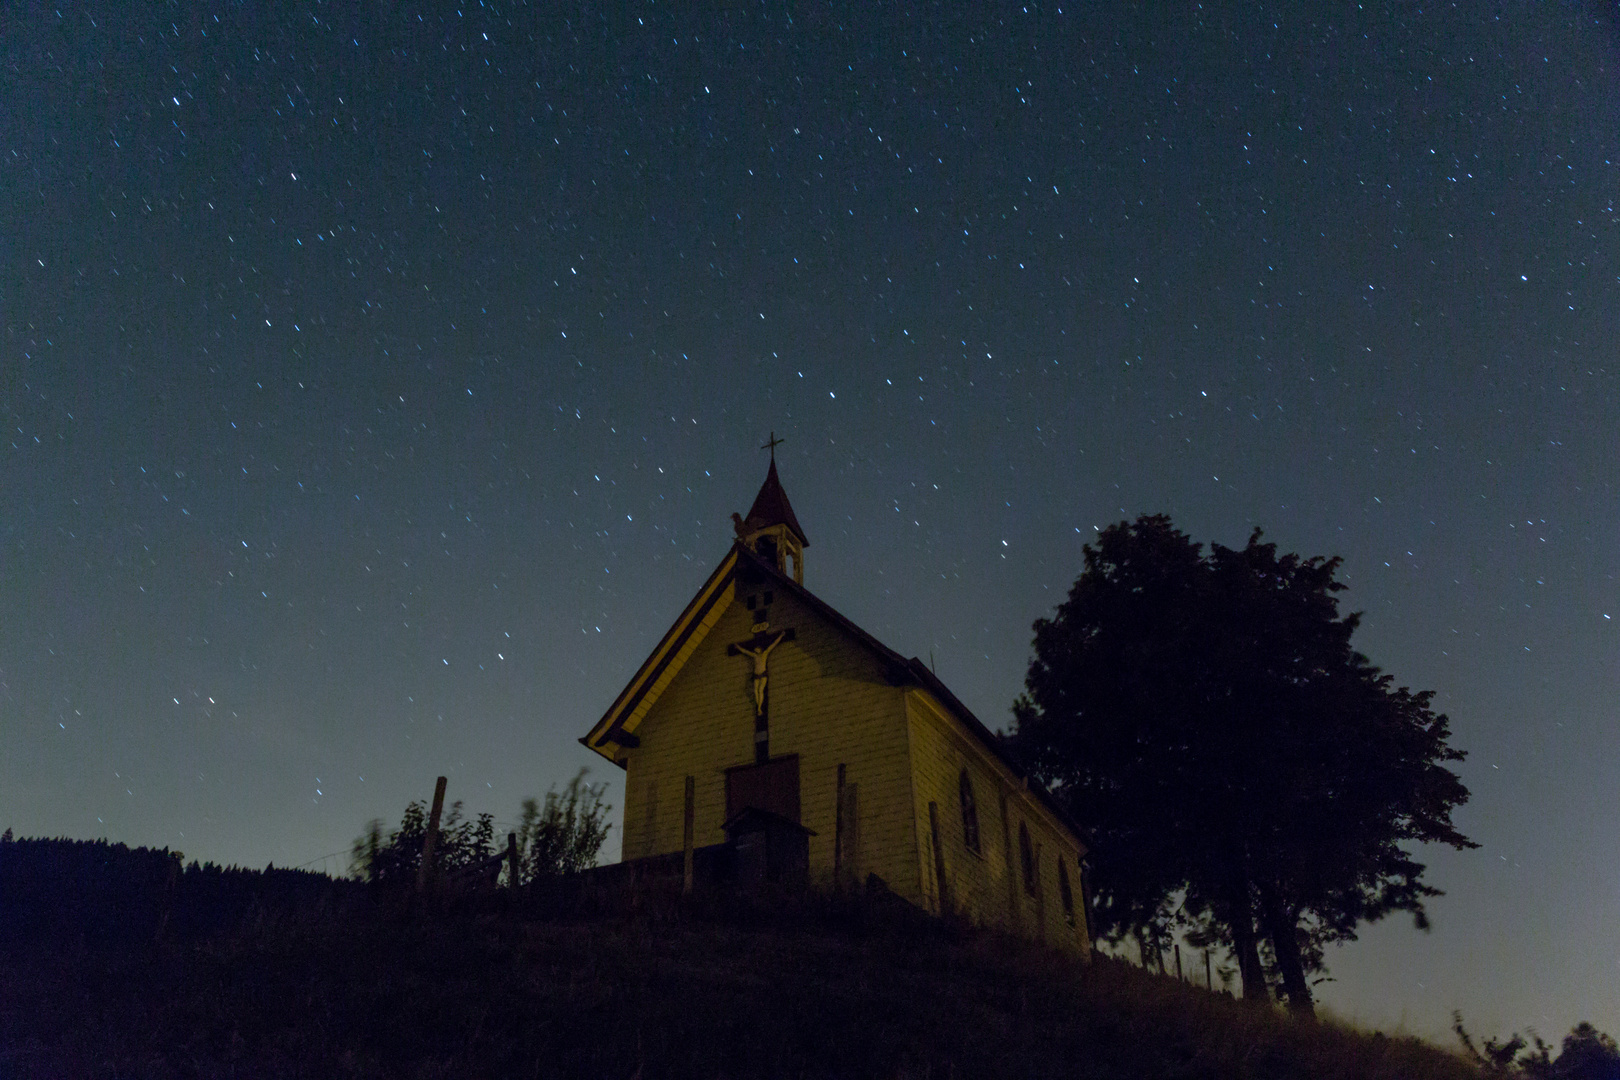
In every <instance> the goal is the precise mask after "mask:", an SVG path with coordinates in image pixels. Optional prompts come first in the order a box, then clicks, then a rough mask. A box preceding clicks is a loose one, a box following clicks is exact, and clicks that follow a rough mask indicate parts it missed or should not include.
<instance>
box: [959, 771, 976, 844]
mask: <svg viewBox="0 0 1620 1080" xmlns="http://www.w3.org/2000/svg"><path fill="white" fill-rule="evenodd" d="M957 788H958V789H959V794H960V795H961V799H962V843H964V844H966V845H967V849H968V850H969V851H975V852H976V851H978V850H979V804H978V803H977V802H976V801H974V798H973V781H971V780H969V779H968V774H967V770H966V769H963V770H962V775H961V777H960V779H959V780H958V781H957Z"/></svg>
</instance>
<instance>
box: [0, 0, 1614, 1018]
mask: <svg viewBox="0 0 1620 1080" xmlns="http://www.w3.org/2000/svg"><path fill="white" fill-rule="evenodd" d="M364 7H365V11H364V14H357V13H356V12H357V11H359V10H360V8H361V5H326V4H312V3H307V2H306V3H288V4H276V5H270V4H242V3H213V4H156V3H153V4H131V3H123V2H106V3H101V4H93V5H88V6H81V5H67V4H63V5H62V6H61V7H60V9H57V8H53V7H52V6H51V5H49V4H45V5H39V4H34V5H26V7H25V6H24V5H14V6H12V7H10V8H8V11H7V14H6V15H5V17H4V20H3V23H0V54H3V56H0V64H3V66H0V136H3V138H0V266H3V269H0V323H3V326H4V339H3V351H0V418H3V422H4V427H5V439H4V442H3V443H0V448H3V453H4V456H3V458H0V460H3V465H0V826H8V825H9V826H10V827H12V828H13V829H15V830H16V832H17V833H18V834H19V835H53V836H54V835H62V836H71V837H79V838H93V837H102V836H105V837H107V838H109V839H112V840H117V841H124V842H127V843H130V844H145V845H152V846H163V845H168V846H170V847H174V848H178V849H181V850H183V851H184V852H185V853H186V855H187V857H188V858H192V857H195V858H199V859H204V860H214V861H217V862H222V863H239V864H243V865H248V866H262V865H264V864H265V863H266V862H270V861H274V862H275V863H276V864H277V865H278V866H281V865H299V864H307V865H310V866H312V867H313V868H315V869H323V868H324V869H327V870H331V871H334V872H336V871H341V870H342V869H343V868H344V865H345V863H346V860H345V859H344V858H340V857H326V856H329V855H330V854H331V853H336V852H346V850H347V848H348V846H349V843H350V841H351V840H352V839H353V838H354V837H355V836H356V835H357V834H358V833H359V832H360V830H361V828H362V826H363V824H364V823H365V822H366V821H367V820H368V819H370V818H373V817H383V818H385V819H391V820H394V821H397V820H398V817H399V814H400V812H401V810H402V809H403V807H404V805H405V803H406V802H407V801H408V800H410V799H412V798H426V797H428V796H429V795H430V794H431V791H432V784H433V778H434V777H435V776H436V775H438V774H440V773H444V774H446V775H447V776H448V777H449V794H450V797H451V798H452V799H455V798H464V799H466V800H467V802H468V808H469V810H473V811H477V810H488V811H491V812H492V813H494V814H495V816H496V818H497V819H498V820H500V821H503V822H509V821H511V820H513V819H514V818H515V816H516V813H517V808H518V804H519V802H520V801H521V800H522V799H523V798H524V797H525V796H528V795H533V794H540V793H543V792H544V791H545V790H546V789H547V788H548V787H549V786H550V785H552V784H554V783H558V782H563V781H566V780H567V779H568V777H570V776H571V775H573V773H574V772H575V771H577V770H578V769H579V768H580V767H581V766H584V765H591V764H593V763H596V764H598V765H599V764H600V763H599V762H598V760H597V759H596V758H595V755H592V754H590V753H589V752H588V751H586V750H585V749H584V748H583V747H581V746H579V745H578V744H577V742H576V741H575V740H576V739H577V738H578V737H579V736H580V735H582V734H583V733H584V732H585V731H586V730H587V729H588V728H589V727H590V726H591V724H592V723H593V722H594V721H595V720H596V719H597V718H598V717H599V716H600V715H601V713H602V711H603V710H604V709H605V708H606V707H607V706H608V704H609V703H610V702H611V700H612V698H613V696H614V694H615V693H616V692H617V690H618V689H619V688H620V687H621V686H622V685H623V683H624V682H625V681H626V680H627V679H628V678H629V676H630V675H631V674H632V673H633V671H634V670H635V668H636V666H637V665H638V664H639V663H640V661H641V660H642V659H643V658H644V657H645V655H646V654H647V653H648V652H649V651H650V650H651V648H652V646H653V645H654V644H655V642H656V641H657V639H658V637H659V636H660V635H661V633H662V632H663V631H664V630H665V629H666V628H667V626H668V625H669V623H670V622H671V621H673V619H674V618H675V616H676V615H677V614H678V612H679V611H680V609H681V607H682V606H683V604H684V603H685V602H686V601H687V600H688V599H689V598H690V596H691V595H692V594H693V593H694V592H695V591H696V589H697V587H698V586H699V584H701V582H702V581H703V579H704V578H705V577H706V575H707V574H708V573H709V571H710V570H712V569H713V567H714V566H715V564H716V563H717V562H718V560H719V559H720V558H721V557H722V556H723V555H724V554H725V552H726V550H727V547H728V544H729V543H730V539H731V535H732V530H731V523H730V519H729V515H730V513H731V512H732V511H746V510H747V508H748V504H749V502H750V501H751V500H752V498H753V496H754V493H755V491H756V490H757V488H758V485H759V483H760V481H761V480H762V479H763V477H764V473H765V468H766V465H767V462H768V457H767V455H766V453H765V452H763V451H761V450H760V449H759V445H760V444H761V443H762V442H764V441H765V439H766V438H767V437H768V436H769V435H770V433H771V432H772V431H774V432H775V433H776V434H777V435H779V436H782V437H784V438H785V439H786V442H785V443H783V445H782V446H781V447H780V448H779V449H778V451H777V459H778V462H779V465H780V470H781V476H782V481H783V484H784V486H785V487H786V489H787V491H788V493H789V495H790V496H791V498H792V500H793V504H794V507H795V509H796V510H797V512H798V517H799V519H800V521H801V522H802V523H803V525H804V528H805V530H806V532H807V533H808V535H809V537H810V540H811V546H810V548H809V550H808V551H807V552H806V576H805V583H806V585H808V586H809V587H810V588H811V589H812V590H813V591H815V592H816V593H817V594H818V595H820V596H821V597H823V598H825V599H826V600H828V601H829V602H830V603H832V604H833V605H834V606H835V607H837V608H838V609H839V610H841V611H842V612H844V613H845V614H847V615H848V616H850V617H851V618H852V619H854V620H855V621H856V622H857V623H859V624H861V625H862V626H864V627H865V628H867V629H868V630H870V631H872V632H873V633H874V634H876V635H877V636H878V637H879V638H880V639H881V640H883V641H884V642H885V643H887V644H889V645H891V646H893V647H894V648H896V649H897V650H899V651H901V652H903V653H905V654H907V655H918V656H921V657H923V658H924V659H927V658H929V657H932V658H933V660H934V663H935V664H936V666H937V670H938V672H939V674H940V676H941V677H942V678H943V679H944V681H945V682H946V683H947V684H948V685H949V686H951V687H952V688H953V689H954V690H955V691H956V692H957V693H958V694H959V695H960V696H961V697H962V699H963V700H964V701H965V702H966V703H967V704H968V705H969V706H970V707H972V708H973V709H974V710H975V711H976V712H978V714H979V715H980V716H981V717H982V718H983V719H984V720H985V721H986V722H987V723H989V724H990V725H991V726H1003V727H1004V726H1006V725H1007V723H1008V722H1009V720H1010V716H1009V706H1010V704H1011V702H1012V700H1013V698H1014V697H1015V696H1016V694H1017V693H1018V692H1019V690H1020V689H1021V687H1022V681H1023V672H1024V668H1025V666H1026V664H1027V662H1028V659H1029V652H1030V624H1031V623H1032V622H1033V620H1034V619H1036V618H1037V617H1039V616H1041V615H1043V614H1048V613H1049V612H1050V611H1051V609H1052V607H1053V606H1054V605H1055V604H1056V603H1057V602H1058V601H1059V600H1060V599H1061V597H1062V595H1063V594H1064V592H1065V591H1066V590H1067V587H1068V586H1069V584H1070V583H1071V582H1072V581H1073V579H1074V577H1075V575H1076V574H1077V573H1078V572H1079V570H1080V567H1081V547H1082V545H1083V544H1084V543H1085V542H1087V541H1088V540H1089V539H1091V538H1092V537H1093V536H1094V535H1095V533H1094V530H1095V529H1096V528H1098V527H1100V526H1105V525H1107V524H1109V523H1110V522H1114V521H1117V520H1120V519H1121V518H1127V517H1130V518H1134V517H1135V516H1136V515H1137V514H1139V513H1155V512H1164V513H1168V514H1170V515H1171V516H1172V517H1173V519H1174V520H1175V522H1176V524H1177V525H1178V526H1179V527H1181V528H1182V529H1183V530H1185V531H1186V532H1188V533H1189V534H1190V535H1192V536H1193V537H1194V538H1195V539H1198V540H1203V541H1209V540H1214V541H1219V542H1221V543H1224V544H1227V545H1233V546H1240V545H1241V544H1242V543H1243V542H1244V540H1245V539H1246V538H1247V536H1248V534H1249V532H1250V530H1251V529H1252V528H1254V527H1255V526H1256V525H1259V526H1262V527H1263V528H1264V529H1265V531H1266V536H1267V538H1268V539H1270V540H1272V541H1275V542H1276V543H1278V544H1279V545H1280V546H1281V547H1282V548H1283V549H1284V550H1290V551H1298V552H1300V553H1302V554H1306V555H1316V554H1323V555H1332V554H1337V555H1342V556H1344V559H1345V562H1344V566H1343V571H1342V575H1341V577H1342V579H1343V580H1344V581H1345V582H1347V583H1348V585H1349V586H1350V588H1349V590H1348V591H1347V592H1345V593H1343V594H1341V596H1342V600H1341V602H1342V604H1343V605H1344V606H1345V607H1346V609H1348V610H1360V611H1364V612H1365V613H1366V615H1365V622H1364V624H1363V629H1362V631H1361V632H1360V633H1359V634H1358V636H1357V638H1356V643H1357V645H1358V647H1359V648H1360V649H1361V651H1363V652H1365V653H1366V654H1367V655H1368V656H1369V657H1370V658H1371V659H1372V660H1373V662H1374V663H1376V664H1378V665H1380V666H1382V667H1383V668H1385V669H1386V670H1387V671H1389V672H1390V673H1392V674H1393V675H1394V676H1395V677H1396V679H1397V681H1398V682H1399V683H1401V684H1405V685H1410V686H1412V687H1413V688H1415V689H1416V688H1432V689H1434V690H1435V691H1437V696H1436V699H1435V705H1436V707H1437V708H1439V709H1440V710H1442V711H1444V712H1446V713H1448V714H1449V715H1450V716H1451V718H1452V724H1453V731H1454V742H1455V744H1456V745H1458V746H1460V747H1461V748H1463V749H1465V750H1467V751H1468V752H1469V758H1468V760H1467V762H1466V763H1464V765H1463V766H1462V767H1461V773H1462V775H1463V778H1464V780H1465V782H1466V783H1467V784H1468V786H1469V787H1470V788H1471V790H1472V792H1473V800H1472V801H1471V802H1470V803H1469V804H1468V805H1467V806H1466V807H1464V808H1463V809H1462V810H1461V811H1460V812H1459V814H1458V815H1457V823H1458V825H1459V827H1460V828H1461V829H1462V830H1463V831H1464V832H1465V833H1467V834H1468V835H1470V836H1471V837H1472V838H1473V839H1475V840H1477V841H1479V842H1480V843H1481V844H1482V847H1481V848H1480V850H1478V851H1473V852H1465V853H1455V852H1450V851H1430V852H1426V853H1425V854H1426V856H1427V859H1428V861H1429V864H1430V868H1431V870H1430V877H1431V880H1432V881H1433V883H1434V884H1436V885H1438V886H1440V887H1442V888H1444V889H1445V890H1446V891H1447V894H1448V895H1446V896H1445V897H1443V898H1441V899H1439V900H1436V901H1434V902H1433V903H1432V904H1431V905H1430V913H1431V915H1432V917H1433V919H1434V924H1435V926H1434V930H1433V932H1432V933H1429V934H1427V935H1425V934H1420V933H1418V932H1416V931H1414V930H1413V929H1412V928H1411V924H1410V920H1408V919H1406V918H1404V917H1402V918H1396V919H1392V920H1390V921H1389V922H1388V923H1386V924H1381V925H1379V926H1377V927H1375V928H1372V929H1370V930H1368V931H1367V932H1366V933H1365V935H1364V937H1363V940H1362V941H1361V942H1360V943H1357V944H1354V945H1352V946H1349V947H1347V948H1344V949H1341V950H1337V951H1335V952H1333V953H1332V954H1330V957H1329V962H1330V964H1331V967H1332V971H1333V974H1334V975H1335V976H1336V979H1337V981H1335V982H1331V983H1328V984H1325V985H1324V986H1323V987H1321V992H1322V996H1323V998H1324V999H1325V1001H1326V1003H1327V1005H1328V1006H1329V1007H1330V1008H1332V1009H1334V1010H1336V1011H1337V1012H1338V1013H1339V1014H1340V1015H1342V1016H1347V1017H1353V1018H1357V1019H1359V1020H1361V1021H1364V1022H1366V1023H1369V1024H1375V1025H1380V1026H1382V1027H1384V1028H1385V1029H1386V1030H1389V1029H1393V1028H1394V1027H1395V1026H1396V1025H1401V1024H1404V1025H1405V1027H1406V1029H1407V1030H1411V1031H1415V1032H1419V1033H1425V1034H1432V1035H1437V1036H1440V1035H1443V1034H1444V1033H1445V1030H1446V1028H1447V1027H1448V1025H1449V1020H1450V1014H1451V1010H1452V1009H1454V1008H1461V1009H1462V1010H1463V1011H1464V1015H1465V1017H1466V1019H1467V1021H1468V1022H1469V1024H1470V1026H1471V1027H1473V1028H1476V1029H1483V1031H1485V1032H1499V1031H1505V1030H1507V1029H1509V1028H1514V1027H1523V1026H1525V1025H1531V1026H1534V1027H1536V1028H1537V1029H1538V1030H1540V1031H1541V1032H1542V1033H1543V1034H1544V1035H1546V1036H1548V1037H1553V1038H1556V1037H1558V1036H1561V1035H1562V1033H1563V1032H1565V1031H1567V1030H1568V1028H1569V1027H1570V1026H1571V1025H1572V1024H1574V1023H1575V1022H1576V1021H1579V1020H1585V1019H1589V1020H1592V1021H1593V1022H1595V1023H1596V1024H1597V1025H1598V1026H1599V1027H1600V1028H1602V1029H1604V1030H1607V1031H1610V1032H1615V1033H1620V995H1616V993H1615V992H1614V991H1615V987H1616V986H1617V985H1620V944H1617V942H1620V935H1616V934H1615V933H1614V927H1615V926H1616V925H1620V727H1617V724H1616V700H1617V691H1620V677H1617V676H1620V668H1617V662H1616V661H1617V647H1620V624H1617V622H1616V621H1615V618H1611V616H1614V617H1616V618H1620V583H1617V580H1616V572H1617V569H1620V558H1617V555H1620V513H1617V510H1620V508H1617V505H1616V496H1617V480H1620V477H1617V469H1616V459H1615V448H1616V435H1615V429H1616V426H1617V423H1620V385H1617V372H1620V357H1617V349H1620V346H1617V344H1616V343H1617V341H1620V277H1617V274H1620V258H1617V256H1620V214H1617V212H1616V207H1615V199H1616V196H1617V191H1620V167H1617V161H1620V78H1617V55H1620V46H1617V40H1620V32H1617V20H1616V17H1615V14H1614V11H1613V9H1612V8H1611V7H1608V6H1599V5H1595V4H1591V3H1545V4H1528V3H1524V4H1506V5H1500V6H1496V7H1492V6H1490V5H1483V4H1464V5H1459V6H1445V5H1440V4H1436V5H1434V6H1432V7H1431V6H1428V5H1421V6H1420V5H1417V4H1411V3H1371V2H1368V3H1366V4H1361V5H1349V4H1341V5H1323V4H1315V3H1298V4H1292V5H1277V4H1270V3H1267V4H1257V3H1250V4H1236V3H1234V4H1229V5H1204V6H1203V7H1202V8H1199V7H1198V6H1197V5H1168V4H1166V5H1154V4H1147V5H1127V4H1119V3H1083V2H1075V3H1072V4H1065V5H1062V6H1054V5H1051V4H1044V5H1041V4H1033V3H1032V4H1029V5H1028V6H1025V5H1023V4H1017V3H1015V4H1012V5H1005V6H994V5H987V4H944V5H940V6H924V5H898V6H896V5H869V4H848V5H831V6H829V5H826V4H816V5H810V4H806V5H798V4H789V5H784V4H779V3H775V2H772V3H766V4H764V5H760V4H746V5H744V4H738V5H729V6H728V10H727V11H725V12H724V13H720V14H714V13H710V14H704V15H693V14H691V13H689V12H686V11H683V10H682V9H681V8H680V6H677V5H655V4H650V3H649V4H644V5H637V4H634V3H626V4H623V5H607V6H605V7H602V8H590V7H581V8H578V9H574V10H570V11H568V12H566V13H559V11H558V9H557V8H556V7H553V6H552V5H549V4H542V5H539V6H538V8H536V7H528V6H524V5H522V4H518V3H497V4H490V3H477V2H470V3H468V4H467V5H466V6H464V7H462V9H461V10H459V11H458V10H456V9H455V7H454V5H420V4H410V3H403V2H390V3H378V4H368V5H365V6H364ZM1183 8H1188V9H1190V10H1181V9H1183ZM621 775H622V774H618V773H616V772H613V771H612V770H610V769H608V768H607V767H606V766H602V767H598V768H595V769H594V771H593V773H592V777H593V778H594V779H598V780H607V781H608V782H609V784H610V787H609V789H608V799H609V801H611V802H613V803H615V804H616V805H617V804H618V803H620V802H621V801H622V790H621V788H620V784H619V780H620V778H621ZM617 852H618V841H617V834H616V833H615V834H613V835H612V836H611V837H610V839H609V843H608V851H607V853H608V855H609V856H610V857H616V856H617Z"/></svg>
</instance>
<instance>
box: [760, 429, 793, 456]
mask: <svg viewBox="0 0 1620 1080" xmlns="http://www.w3.org/2000/svg"><path fill="white" fill-rule="evenodd" d="M785 442H787V440H786V439H778V438H777V437H776V432H774V431H773V432H771V437H770V439H769V440H768V441H766V442H765V443H764V444H763V445H761V446H760V449H761V450H769V451H770V452H771V460H772V461H775V460H776V448H777V447H778V446H781V445H782V444H783V443H785Z"/></svg>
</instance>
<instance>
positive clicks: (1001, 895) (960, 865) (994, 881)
mask: <svg viewBox="0 0 1620 1080" xmlns="http://www.w3.org/2000/svg"><path fill="white" fill-rule="evenodd" d="M909 715H910V728H911V745H912V772H913V776H914V777H915V792H916V794H915V805H914V807H913V814H914V817H915V820H916V822H917V830H918V835H919V837H920V840H919V846H920V851H919V871H920V873H921V876H922V883H923V893H924V897H925V900H924V904H923V906H924V907H926V908H927V909H928V910H929V911H934V912H938V911H940V909H941V904H940V898H939V895H938V894H939V889H938V885H937V881H938V875H937V872H936V869H935V865H934V855H933V846H932V833H933V829H932V823H931V820H930V813H929V803H930V802H933V803H934V804H935V806H936V807H937V808H938V815H939V835H940V848H941V853H942V855H943V858H944V863H945V879H946V891H947V893H948V895H949V899H950V903H951V906H952V907H953V908H954V909H955V910H956V911H958V912H960V913H962V914H963V915H965V916H966V917H967V918H969V919H971V920H972V921H974V922H977V923H980V924H982V925H987V926H997V927H1000V928H1002V929H1004V930H1007V931H1009V932H1011V933H1015V934H1018V935H1019V936H1022V937H1026V938H1031V939H1036V940H1044V941H1045V942H1046V943H1048V944H1050V945H1052V946H1054V947H1056V948H1060V949H1063V950H1065V951H1084V952H1089V942H1088V941H1087V939H1086V935H1085V930H1084V916H1083V901H1082V899H1081V893H1080V879H1079V847H1078V846H1077V845H1076V843H1075V841H1074V838H1073V837H1071V836H1070V835H1069V834H1068V830H1067V829H1065V828H1063V827H1062V826H1061V825H1059V824H1057V823H1056V821H1055V819H1054V818H1053V816H1052V814H1051V813H1050V811H1048V810H1047V809H1046V808H1045V807H1044V806H1042V805H1041V804H1040V803H1039V802H1038V801H1037V800H1036V799H1035V797H1034V796H1032V795H1031V794H1030V793H1029V792H1028V791H1026V790H1024V789H1023V787H1022V784H1021V783H1014V782H1013V780H1012V777H1011V775H1010V774H1009V772H1008V770H1007V769H1006V768H1005V766H1002V765H1001V764H1000V763H999V762H997V761H995V759H993V758H992V757H991V755H990V753H989V752H988V751H987V750H985V749H984V748H983V747H981V746H980V745H979V743H978V740H977V739H975V738H974V737H973V736H971V735H970V734H969V733H968V732H967V731H966V730H965V729H964V728H963V727H962V726H961V725H960V724H959V723H958V722H957V721H955V720H954V719H950V718H948V714H947V713H946V712H945V711H944V710H943V709H942V708H941V707H939V706H938V705H937V704H935V703H933V701H932V698H931V697H926V696H924V695H923V694H922V693H920V692H917V693H913V694H912V695H910V697H909ZM964 768H965V769H966V770H967V772H968V777H969V779H970V780H971V781H972V784H973V791H974V802H975V806H976V809H977V817H978V823H979V850H978V852H974V851H972V850H971V849H970V848H969V847H968V845H967V840H966V829H965V826H964V815H963V810H962V801H961V787H960V778H961V774H962V770H963V769H964ZM1020 825H1022V826H1024V827H1025V828H1027V829H1028V830H1029V834H1030V842H1031V847H1032V850H1033V851H1038V852H1039V856H1038V858H1037V859H1036V860H1035V869H1036V875H1035V879H1036V889H1035V895H1034V896H1031V895H1030V894H1029V892H1028V891H1027V889H1026V888H1025V884H1024V880H1023V871H1022V858H1021V854H1020V847H1019V827H1020ZM1060 859H1061V860H1066V861H1065V869H1066V871H1067V873H1068V876H1069V884H1070V894H1071V897H1072V900H1073V905H1074V909H1073V910H1074V916H1075V925H1074V926H1072V927H1071V926H1070V925H1069V924H1068V922H1067V920H1066V919H1065V916H1064V908H1063V904H1062V901H1061V899H1060V888H1059V881H1058V862H1059V860H1060Z"/></svg>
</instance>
